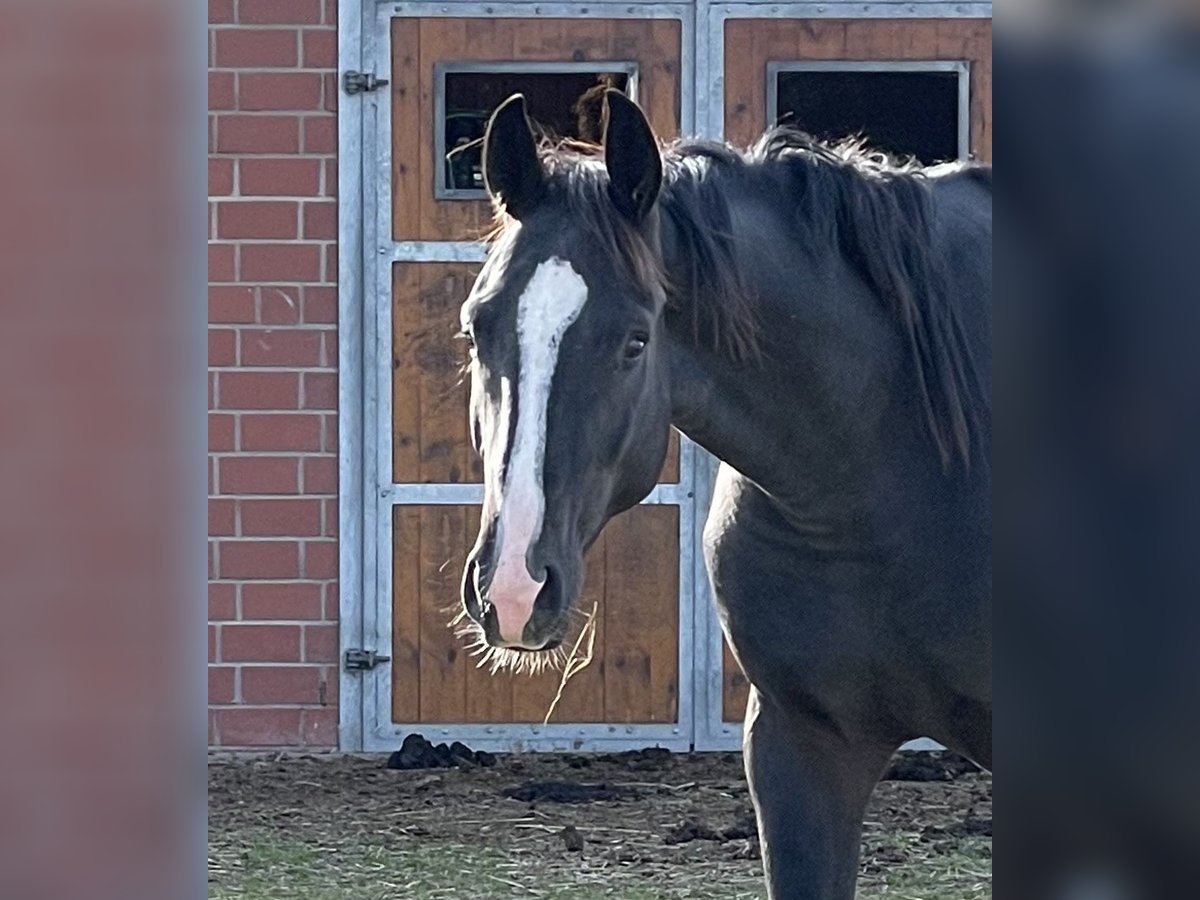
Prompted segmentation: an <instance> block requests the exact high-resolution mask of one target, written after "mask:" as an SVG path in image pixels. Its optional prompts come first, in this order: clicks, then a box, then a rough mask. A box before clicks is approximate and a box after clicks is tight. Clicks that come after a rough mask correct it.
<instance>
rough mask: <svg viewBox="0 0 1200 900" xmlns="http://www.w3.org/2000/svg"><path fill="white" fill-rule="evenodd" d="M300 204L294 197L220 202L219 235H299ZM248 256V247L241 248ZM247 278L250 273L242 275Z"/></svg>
mask: <svg viewBox="0 0 1200 900" xmlns="http://www.w3.org/2000/svg"><path fill="white" fill-rule="evenodd" d="M299 207H300V204H298V203H296V201H294V200H235V201H231V202H227V203H218V204H217V236H218V237H221V238H224V239H226V240H229V239H231V238H251V239H258V240H268V239H272V238H275V239H279V238H282V239H285V240H290V239H293V238H295V237H296V231H297V229H298V228H299V225H298V224H297V222H298V220H299V217H300V216H299V213H300V209H299ZM242 258H243V259H245V248H243V250H242ZM243 277H248V276H243Z"/></svg>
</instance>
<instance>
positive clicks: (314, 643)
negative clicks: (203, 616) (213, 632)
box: [221, 625, 338, 663]
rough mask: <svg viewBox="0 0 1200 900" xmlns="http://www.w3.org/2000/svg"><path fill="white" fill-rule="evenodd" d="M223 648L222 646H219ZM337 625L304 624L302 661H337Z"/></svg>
mask: <svg viewBox="0 0 1200 900" xmlns="http://www.w3.org/2000/svg"><path fill="white" fill-rule="evenodd" d="M221 649H222V650H224V646H222V648H221ZM337 659H338V627H337V626H336V625H305V626H304V661H305V662H324V663H332V662H337Z"/></svg>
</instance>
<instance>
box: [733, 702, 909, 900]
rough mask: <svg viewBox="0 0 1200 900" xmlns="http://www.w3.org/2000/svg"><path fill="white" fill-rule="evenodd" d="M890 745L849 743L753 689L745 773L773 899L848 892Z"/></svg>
mask: <svg viewBox="0 0 1200 900" xmlns="http://www.w3.org/2000/svg"><path fill="white" fill-rule="evenodd" d="M893 749H894V748H893V747H891V746H890V745H884V744H873V745H869V746H864V745H856V744H849V743H847V742H846V741H845V740H844V739H842V738H840V737H838V736H837V735H834V734H832V733H830V731H829V730H828V728H827V726H824V725H822V724H821V723H818V722H815V721H813V720H812V719H811V718H809V717H807V716H803V715H797V714H788V713H787V712H786V711H784V710H782V709H780V708H778V707H777V706H775V705H774V704H772V703H771V701H770V700H769V699H768V698H766V697H764V696H763V695H762V694H761V693H760V692H759V691H758V690H757V689H751V694H750V702H749V705H748V706H747V709H746V730H745V740H744V751H745V764H746V776H747V779H748V780H749V783H750V795H751V797H752V799H753V800H754V807H755V811H756V813H757V816H758V833H759V838H760V842H761V846H762V858H763V866H764V868H765V869H766V876H767V893H768V896H769V897H770V898H771V900H853V898H854V883H855V879H856V878H857V875H858V857H859V850H860V843H861V840H862V827H863V825H862V823H863V815H864V813H865V811H866V806H867V800H868V798H869V797H870V795H871V790H872V788H873V787H874V786H875V783H876V782H877V781H878V780H879V777H880V775H881V774H882V773H883V769H884V766H885V765H886V764H887V761H888V759H889V757H890V756H891V753H892V750H893Z"/></svg>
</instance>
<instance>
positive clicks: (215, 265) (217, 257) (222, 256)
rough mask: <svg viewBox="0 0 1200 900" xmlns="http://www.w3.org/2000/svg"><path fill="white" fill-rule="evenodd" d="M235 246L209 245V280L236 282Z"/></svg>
mask: <svg viewBox="0 0 1200 900" xmlns="http://www.w3.org/2000/svg"><path fill="white" fill-rule="evenodd" d="M233 251H234V248H233V244H212V243H210V244H209V245H208V280H209V281H234V280H235V272H236V271H237V270H236V264H235V261H234V252H233Z"/></svg>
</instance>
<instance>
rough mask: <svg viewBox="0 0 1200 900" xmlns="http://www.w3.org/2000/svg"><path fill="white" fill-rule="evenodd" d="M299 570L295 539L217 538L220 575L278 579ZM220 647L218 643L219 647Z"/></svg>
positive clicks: (296, 574)
mask: <svg viewBox="0 0 1200 900" xmlns="http://www.w3.org/2000/svg"><path fill="white" fill-rule="evenodd" d="M299 574H300V546H299V544H298V543H297V542H296V541H221V577H222V578H228V579H238V578H258V579H274V580H278V579H280V578H296V577H298V576H299ZM224 647H225V645H224V644H222V645H221V648H222V651H224ZM227 658H229V659H232V658H233V657H227Z"/></svg>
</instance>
